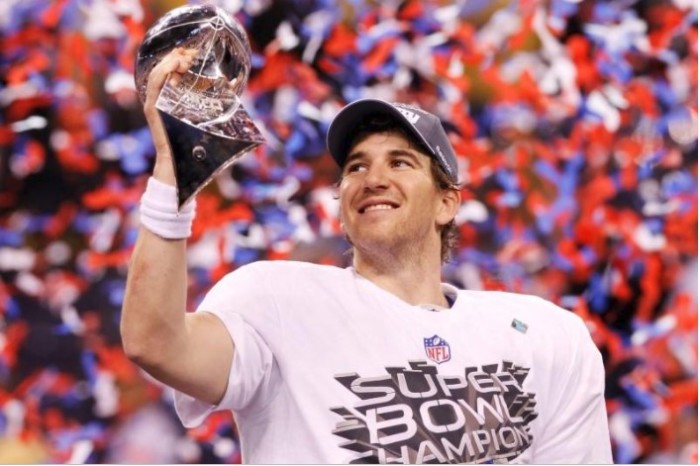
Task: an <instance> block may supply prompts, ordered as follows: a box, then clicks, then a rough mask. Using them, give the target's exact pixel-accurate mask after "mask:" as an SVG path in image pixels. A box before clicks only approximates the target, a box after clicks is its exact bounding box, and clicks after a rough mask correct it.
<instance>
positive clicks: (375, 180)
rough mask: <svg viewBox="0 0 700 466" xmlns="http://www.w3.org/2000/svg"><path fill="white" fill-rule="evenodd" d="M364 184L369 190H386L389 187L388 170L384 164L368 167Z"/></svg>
mask: <svg viewBox="0 0 700 466" xmlns="http://www.w3.org/2000/svg"><path fill="white" fill-rule="evenodd" d="M363 182H364V183H363V184H364V188H365V189H367V190H372V189H382V188H386V187H387V186H388V185H389V173H388V172H387V168H386V167H385V166H383V165H382V164H378V163H373V164H371V165H370V166H369V167H367V171H366V172H365V176H364V179H363Z"/></svg>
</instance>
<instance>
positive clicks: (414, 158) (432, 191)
mask: <svg viewBox="0 0 700 466" xmlns="http://www.w3.org/2000/svg"><path fill="white" fill-rule="evenodd" d="M430 163H431V161H430V158H429V156H428V155H426V154H423V153H422V152H420V151H419V150H418V149H416V148H414V147H411V144H410V143H409V141H408V140H407V139H406V138H405V137H404V136H403V135H401V134H400V133H396V132H384V133H374V134H370V135H369V136H367V137H366V138H364V139H361V140H359V141H358V142H357V143H356V144H355V146H354V147H353V148H352V149H351V150H350V152H349V154H348V157H347V159H346V163H345V166H344V167H343V175H342V181H341V182H340V208H341V221H342V223H343V229H344V230H345V234H346V235H347V236H348V238H349V240H350V242H351V243H352V244H353V246H354V247H355V249H356V250H359V251H360V252H370V253H371V251H377V252H379V251H384V252H386V251H397V252H398V249H397V247H410V248H412V249H411V250H412V252H413V253H421V254H423V253H426V254H436V255H438V256H439V251H440V233H439V228H440V226H442V225H445V224H446V223H448V222H449V221H450V220H451V219H452V218H453V217H454V215H455V212H456V207H457V204H458V201H455V200H454V197H455V193H454V192H451V191H449V190H448V191H441V190H439V189H438V188H437V186H436V184H435V181H434V180H433V177H432V174H431V169H430ZM435 248H437V251H433V249H435Z"/></svg>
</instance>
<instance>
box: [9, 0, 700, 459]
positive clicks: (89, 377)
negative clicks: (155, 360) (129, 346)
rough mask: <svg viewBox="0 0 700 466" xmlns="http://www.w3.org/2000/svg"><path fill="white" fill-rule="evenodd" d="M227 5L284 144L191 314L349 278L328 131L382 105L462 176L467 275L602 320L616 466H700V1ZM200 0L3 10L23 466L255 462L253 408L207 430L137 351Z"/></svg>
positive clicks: (193, 264)
mask: <svg viewBox="0 0 700 466" xmlns="http://www.w3.org/2000/svg"><path fill="white" fill-rule="evenodd" d="M193 3H194V2H193ZM213 3H216V4H217V5H219V6H221V7H223V8H224V9H226V10H227V11H229V12H231V13H232V14H233V15H235V16H236V18H237V19H238V20H239V21H240V22H241V23H242V24H243V25H244V27H245V29H246V30H247V32H248V34H249V38H250V41H251V46H252V48H253V51H254V54H253V71H252V73H251V77H250V82H249V86H248V89H247V92H246V94H245V95H244V104H245V106H246V108H247V109H248V110H249V112H250V113H251V115H252V116H253V118H254V119H255V122H256V124H257V126H258V127H259V128H260V129H261V130H263V131H264V134H265V137H266V139H267V144H266V145H264V146H262V147H259V148H258V149H256V150H255V151H254V152H253V153H250V154H248V155H247V156H245V157H244V158H243V159H241V160H240V162H238V163H236V164H235V165H234V166H232V167H231V168H230V169H228V170H226V171H225V172H224V173H222V174H221V175H219V176H218V177H217V179H216V180H215V182H213V183H212V184H210V185H209V186H208V187H207V188H206V189H205V190H204V191H203V192H202V193H201V194H200V196H199V198H198V214H199V215H198V217H197V220H196V222H195V225H194V234H193V236H192V238H191V239H190V242H189V243H190V248H189V265H190V267H189V280H190V281H189V300H190V308H194V307H196V305H197V303H198V302H199V301H200V300H201V298H202V296H203V294H204V293H205V292H206V290H207V289H208V288H209V287H210V286H211V285H212V284H213V283H214V282H215V281H216V280H218V279H219V278H220V277H222V276H223V275H224V274H225V273H227V272H228V271H230V270H233V269H235V268H237V267H240V266H241V265H243V264H246V263H248V262H251V261H255V260H265V259H291V260H304V261H313V262H318V263H329V264H338V265H341V266H344V265H346V264H347V257H346V256H345V255H344V254H343V253H344V251H345V250H346V245H345V243H344V241H343V239H342V235H341V233H340V230H339V224H338V219H337V205H336V201H335V200H334V196H333V195H334V191H333V188H332V184H333V183H334V182H335V181H336V179H337V177H338V171H337V169H336V167H335V166H334V164H333V162H332V161H331V159H330V157H329V156H328V154H327V153H326V151H325V146H324V144H325V132H326V129H327V127H328V124H329V122H330V120H331V118H332V116H333V115H334V114H335V112H336V111H337V110H338V109H339V108H340V107H341V106H342V105H343V104H345V103H346V102H350V101H352V100H355V99H357V98H360V97H380V98H385V99H388V100H393V101H402V102H411V103H415V104H418V105H420V106H422V107H424V108H426V109H429V110H431V111H433V112H434V113H436V114H438V115H439V116H440V117H441V118H442V119H443V121H444V122H445V124H446V126H447V127H448V129H449V133H450V137H451V139H452V142H453V144H454V147H455V149H456V152H457V153H458V154H459V158H460V160H459V161H460V172H461V177H462V180H463V182H464V187H463V189H462V196H463V199H464V203H463V206H462V208H461V210H460V212H459V214H458V218H457V220H458V224H459V226H460V230H461V240H460V243H459V248H458V250H457V251H456V254H455V257H454V258H453V260H452V262H451V263H449V264H447V265H446V266H445V269H444V277H445V280H446V281H450V282H452V283H454V284H456V285H459V286H461V287H465V288H470V289H504V290H510V291H516V292H522V293H530V294H536V295H539V296H542V297H545V298H547V299H550V300H552V301H554V302H556V303H557V304H559V305H560V306H562V307H564V308H566V309H568V310H570V311H571V312H574V313H576V314H578V315H580V316H581V317H582V318H583V319H585V321H586V322H587V324H588V327H589V329H590V331H591V334H592V336H593V339H594V341H595V342H596V344H597V345H598V347H599V348H600V350H601V352H602V354H603V357H604V360H605V366H606V379H607V387H606V399H607V408H608V414H609V422H610V433H611V437H612V438H611V441H612V444H613V451H614V456H615V460H616V461H617V462H621V463H697V461H698V457H697V437H698V433H697V426H698V420H697V408H698V384H697V381H698V379H697V369H698V361H697V335H698V333H697V308H698V304H697V285H698V276H697V267H698V265H697V239H698V204H697V167H698V163H697V155H698V145H697V134H698V133H697V130H698V122H697V103H698V94H697V84H698V74H697V70H698V68H697V63H698V62H697V60H698V28H697V3H696V2H694V1H691V0H608V1H590V0H551V1H537V0H519V1H518V0H495V1H487V0H468V1H467V0H462V1H456V2H447V1H418V0H407V1H396V0H393V1H381V2H380V1H361V0H344V1H343V0H341V1H321V0H316V1H314V0H298V1H292V0H287V1H282V0H280V1H275V0H250V1H242V0H221V1H219V2H213ZM183 4H185V2H183V1H165V0H160V1H150V2H146V1H145V0H144V1H139V0H54V1H50V0H2V1H1V2H0V34H1V37H0V54H1V55H0V110H1V112H0V276H1V277H2V280H1V281H0V463H64V462H74V463H78V462H91V463H193V462H203V463H224V462H238V461H240V459H241V458H240V451H239V444H238V440H237V435H236V429H235V426H234V425H233V424H232V422H231V417H230V415H228V414H221V413H219V414H215V415H213V416H211V417H210V418H209V419H208V420H207V421H206V422H205V424H203V425H202V426H201V427H199V428H196V429H190V430H187V429H184V428H183V427H182V426H181V425H180V424H179V422H178V421H177V420H176V418H175V417H174V415H173V410H172V407H171V393H170V391H169V390H168V389H166V388H164V387H162V386H161V385H160V384H158V383H157V382H155V381H154V380H152V379H150V378H149V377H148V376H147V375H145V374H144V373H143V372H141V371H140V370H138V369H137V368H136V367H135V366H134V365H132V364H131V363H130V362H129V361H128V360H126V358H125V357H124V354H123V352H122V349H121V344H120V336H119V316H120V306H121V302H122V296H123V292H124V283H125V276H126V272H127V265H128V261H129V256H130V253H131V250H132V247H133V244H134V239H135V236H136V232H137V228H138V214H137V212H138V201H139V197H140V194H141V192H142V190H143V188H144V185H145V181H146V179H147V177H148V174H149V172H150V170H151V167H152V163H153V156H154V151H153V148H152V146H151V140H150V136H149V133H148V131H147V128H146V125H145V120H144V117H143V114H142V110H141V105H140V103H139V102H138V99H137V97H136V93H135V89H134V84H133V69H134V58H135V52H136V49H137V48H138V46H139V44H140V42H141V39H142V38H143V35H144V33H145V31H146V30H147V29H148V27H149V26H150V25H151V24H152V23H153V22H154V21H155V20H156V19H157V18H159V17H160V16H161V15H163V14H164V13H165V12H167V11H169V10H170V9H172V8H175V7H177V6H180V5H183Z"/></svg>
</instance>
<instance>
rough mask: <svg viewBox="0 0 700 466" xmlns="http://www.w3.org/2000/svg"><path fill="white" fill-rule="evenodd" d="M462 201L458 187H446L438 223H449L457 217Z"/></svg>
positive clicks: (443, 192) (441, 201)
mask: <svg viewBox="0 0 700 466" xmlns="http://www.w3.org/2000/svg"><path fill="white" fill-rule="evenodd" d="M461 203H462V196H461V194H460V192H459V190H457V189H445V190H444V191H442V198H441V200H440V206H439V211H438V216H437V222H438V224H440V225H441V226H442V225H447V224H448V223H450V222H451V221H452V219H454V218H455V216H456V215H457V211H458V210H459V206H460V204H461Z"/></svg>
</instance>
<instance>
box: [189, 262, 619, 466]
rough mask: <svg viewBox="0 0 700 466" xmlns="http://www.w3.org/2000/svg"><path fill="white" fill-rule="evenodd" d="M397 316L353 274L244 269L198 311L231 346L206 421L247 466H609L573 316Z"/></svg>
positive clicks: (467, 305) (589, 367)
mask: <svg viewBox="0 0 700 466" xmlns="http://www.w3.org/2000/svg"><path fill="white" fill-rule="evenodd" d="M444 289H445V292H446V293H447V294H448V295H452V296H456V300H455V302H454V304H453V305H452V307H451V308H450V309H446V310H442V311H438V312H435V311H431V310H428V309H425V308H423V307H421V306H413V305H410V304H408V303H406V302H404V301H402V300H401V299H399V298H398V297H396V296H395V295H393V294H391V293H389V292H387V291H384V290H383V289H381V288H379V287H378V286H377V285H375V284H374V283H372V282H371V281H369V280H366V279H364V278H363V277H361V276H359V275H358V274H356V273H355V271H354V270H353V269H351V268H348V269H341V268H337V267H330V266H321V265H314V264H308V263H301V262H283V261H274V262H257V263H254V264H251V265H248V266H244V267H241V268H240V269H238V270H237V271H235V272H233V273H231V274H229V275H227V276H226V277H224V278H223V279H222V280H221V281H220V282H219V283H217V284H216V285H215V286H214V287H213V288H212V290H211V291H210V292H209V293H208V294H207V296H206V297H205V299H204V300H203V302H202V303H201V305H200V307H199V312H201V311H203V310H206V311H209V312H212V313H214V314H215V315H217V316H218V317H219V318H220V319H221V320H222V321H223V322H224V324H225V325H226V328H227V329H228V331H229V332H230V333H231V337H232V339H233V341H234V342H235V347H236V349H235V356H234V360H233V364H232V367H231V370H230V374H229V382H228V388H227V389H226V393H225V395H224V397H223V399H222V401H221V403H220V404H219V406H211V405H209V404H207V403H204V402H202V401H199V400H195V399H193V398H191V397H189V396H187V395H184V394H182V393H176V396H175V404H176V409H177V412H178V415H179V416H180V418H181V420H182V421H183V423H184V424H185V425H186V426H188V427H191V426H195V425H197V424H199V423H201V422H202V421H203V420H204V418H205V417H206V416H207V415H208V414H209V413H210V412H212V411H214V410H219V409H231V410H233V412H234V417H235V420H236V423H237V425H238V428H239V433H240V437H241V444H242V454H243V461H244V462H247V463H348V462H373V463H377V462H379V463H388V462H400V463H408V462H411V463H426V462H470V463H484V462H491V463H506V462H511V463H610V462H611V461H612V459H611V451H610V441H609V436H608V425H607V417H606V411H605V405H604V400H603V385H604V375H603V365H602V360H601V356H600V353H599V352H598V350H597V348H596V347H595V345H594V344H593V342H592V340H591V338H590V335H589V334H588V331H587V329H586V327H585V325H584V324H583V322H582V321H581V319H579V318H578V317H577V316H575V315H574V314H572V313H570V312H567V311H565V310H563V309H561V308H559V307H557V306H555V305H554V304H552V303H549V302H547V301H545V300H542V299H540V298H537V297H534V296H525V295H517V294H511V293H502V292H492V291H489V292H482V291H478V292H477V291H462V290H457V289H456V288H454V287H452V286H450V285H444Z"/></svg>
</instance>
